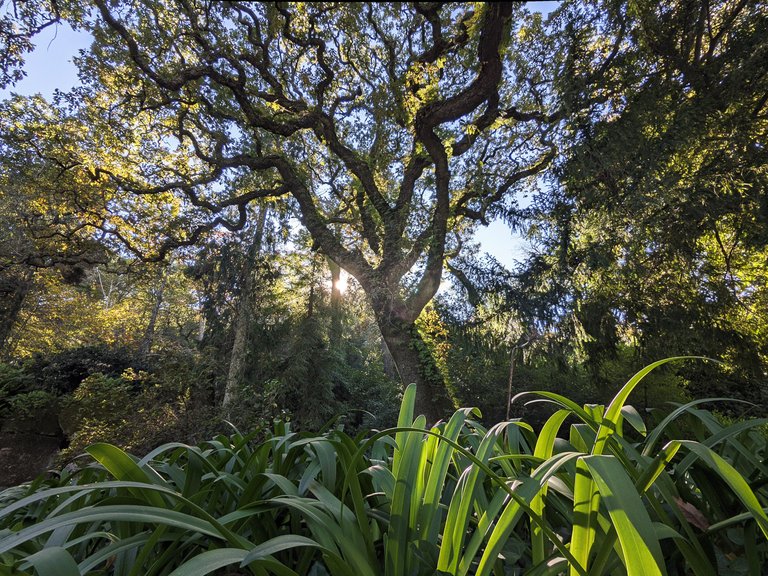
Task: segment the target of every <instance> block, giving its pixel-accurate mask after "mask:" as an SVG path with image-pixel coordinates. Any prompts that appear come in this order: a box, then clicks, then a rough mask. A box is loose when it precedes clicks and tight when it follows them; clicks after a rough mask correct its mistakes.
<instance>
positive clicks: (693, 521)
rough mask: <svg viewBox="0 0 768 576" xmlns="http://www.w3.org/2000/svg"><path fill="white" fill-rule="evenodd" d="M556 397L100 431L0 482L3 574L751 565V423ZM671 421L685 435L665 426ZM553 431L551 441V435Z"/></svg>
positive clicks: (762, 532)
mask: <svg viewBox="0 0 768 576" xmlns="http://www.w3.org/2000/svg"><path fill="white" fill-rule="evenodd" d="M666 361H668V360H664V361H660V362H657V363H655V364H652V365H650V366H648V367H646V368H645V369H643V370H641V371H640V372H639V373H638V374H637V375H635V376H634V377H633V378H632V379H631V380H630V381H629V382H628V383H627V384H626V385H625V386H624V388H622V390H621V391H620V392H619V393H618V394H617V395H616V397H615V398H614V399H613V401H612V402H611V403H610V405H609V406H607V407H602V406H583V407H582V406H578V405H576V404H574V403H573V402H571V401H569V400H568V399H567V398H565V397H563V396H560V395H557V394H554V393H549V392H541V393H536V394H537V395H538V399H539V401H546V402H551V403H554V404H555V405H557V411H555V412H554V414H553V415H552V416H551V417H550V418H549V420H548V421H547V422H546V423H545V424H544V426H543V427H542V428H541V429H540V430H539V431H538V433H537V432H536V431H534V430H533V429H532V428H531V427H530V426H529V425H527V424H525V423H524V422H521V421H512V422H505V423H501V424H498V425H496V426H493V427H491V428H490V429H485V428H483V427H482V426H481V425H480V424H478V423H477V422H475V421H474V420H473V417H474V416H476V413H475V411H473V410H472V409H461V410H458V411H457V412H456V413H455V414H454V415H453V416H452V417H451V418H450V419H449V420H448V421H447V422H442V423H440V424H438V425H436V426H434V427H427V426H426V421H425V419H424V417H423V416H418V417H415V416H414V398H415V389H414V388H413V387H409V388H408V389H407V390H406V391H405V394H404V398H403V402H402V407H401V412H400V419H399V422H398V426H397V428H395V429H391V430H386V431H383V432H379V433H376V434H372V435H368V436H366V435H360V436H358V437H356V438H352V437H350V436H348V435H346V434H344V433H343V432H340V431H338V430H332V431H328V432H326V433H323V434H319V435H314V436H313V435H309V434H297V433H293V432H291V431H290V430H289V428H288V427H287V425H285V424H278V425H277V426H276V429H275V431H274V434H273V435H272V436H271V437H270V438H268V439H267V440H265V441H262V442H258V443H256V442H254V441H253V439H251V438H249V437H247V436H243V435H241V434H234V435H232V436H230V437H225V436H220V437H218V438H216V439H214V440H211V441H210V442H207V443H205V444H203V445H200V446H186V445H181V444H168V445H165V446H162V447H160V448H158V449H156V450H155V451H153V452H152V453H150V454H148V455H147V456H145V457H144V458H141V459H137V458H134V457H132V456H130V455H128V454H126V453H124V452H123V451H121V450H119V449H118V448H116V447H114V446H111V445H108V444H96V445H93V446H91V447H90V448H88V454H89V457H90V459H91V463H90V464H87V465H84V466H82V467H80V468H78V469H74V470H73V471H71V472H66V471H65V472H62V473H61V475H60V477H59V478H57V479H55V480H50V479H49V480H43V479H40V480H38V481H36V482H34V483H32V484H31V485H29V486H24V487H18V488H13V489H11V490H8V491H6V492H4V493H0V507H1V508H0V530H1V531H0V574H38V575H40V576H48V575H56V576H84V575H86V574H88V575H102V574H103V575H107V574H109V575H121V576H122V575H136V576H144V575H147V576H149V575H169V574H170V575H173V576H180V575H184V576H194V575H203V574H212V573H220V572H217V571H220V570H221V569H225V568H226V569H227V570H228V572H227V574H230V575H234V574H256V575H267V574H276V575H279V576H283V575H295V574H302V575H303V574H310V575H324V574H331V575H334V576H369V575H370V576H379V575H383V576H421V575H432V574H451V575H468V574H473V575H480V576H483V575H491V574H493V575H507V574H531V575H539V574H562V573H569V574H571V575H575V574H578V575H585V574H590V575H599V574H630V575H634V574H670V575H672V574H680V575H683V574H696V575H699V576H705V575H706V576H710V575H712V574H728V573H731V574H762V573H765V568H766V559H767V558H768V516H766V513H765V506H766V503H767V502H766V501H767V500H768V488H766V480H767V479H768V469H766V465H765V464H764V463H763V460H764V456H765V450H766V446H765V444H766V442H765V438H764V437H763V436H762V435H760V434H759V433H758V432H757V428H758V427H759V426H760V425H762V424H765V420H751V421H743V422H738V423H736V424H732V425H729V426H724V425H722V424H721V423H720V422H719V421H718V420H717V419H716V418H714V417H713V416H712V415H711V414H710V413H709V412H707V411H704V410H700V409H699V408H698V405H699V404H700V403H701V402H702V401H700V402H692V403H690V404H687V405H684V406H678V407H677V408H675V409H674V410H673V411H672V412H671V413H670V414H668V415H667V416H666V417H664V418H662V419H661V420H660V421H659V422H658V423H657V424H656V425H655V426H654V427H653V428H652V429H647V428H646V425H645V424H644V423H643V420H642V418H641V417H640V415H639V414H638V413H637V412H636V411H635V410H634V409H632V408H631V407H629V406H627V405H626V404H625V403H626V400H627V397H628V396H629V394H630V392H631V391H632V390H633V388H634V387H635V386H636V385H637V384H638V382H639V381H640V380H641V379H642V378H643V376H645V375H646V374H647V373H648V372H650V371H651V370H652V369H653V368H655V367H656V366H658V365H660V364H662V363H664V362H666ZM681 420H685V421H686V422H685V428H686V429H689V430H693V431H694V438H692V439H682V438H678V439H670V437H669V435H670V433H674V432H675V431H676V430H677V428H678V424H679V423H680V422H681ZM566 438H567V439H566Z"/></svg>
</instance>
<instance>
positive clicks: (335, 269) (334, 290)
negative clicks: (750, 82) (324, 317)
mask: <svg viewBox="0 0 768 576" xmlns="http://www.w3.org/2000/svg"><path fill="white" fill-rule="evenodd" d="M327 260H328V268H330V269H331V328H330V330H329V333H328V339H329V341H330V345H331V348H333V349H338V347H339V344H340V343H341V335H342V326H341V320H342V318H341V315H342V294H341V286H340V283H341V267H340V266H339V265H338V264H336V262H334V261H333V260H331V259H330V258H327Z"/></svg>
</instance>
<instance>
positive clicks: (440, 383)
mask: <svg viewBox="0 0 768 576" xmlns="http://www.w3.org/2000/svg"><path fill="white" fill-rule="evenodd" d="M379 328H381V335H382V337H383V339H384V342H385V344H386V345H387V349H388V350H389V353H390V354H391V355H392V359H393V360H394V362H395V367H396V368H397V372H398V374H399V376H400V380H401V381H402V383H403V386H408V385H409V384H413V383H415V384H416V414H424V415H425V416H426V417H427V423H428V424H434V423H436V422H437V421H438V420H440V419H442V418H445V417H446V416H448V415H449V414H450V411H451V409H452V402H451V400H450V398H449V397H448V391H447V390H446V386H445V381H444V380H443V377H442V375H441V374H440V371H439V369H438V368H437V364H436V363H435V359H434V358H433V357H432V354H431V353H430V351H429V349H428V348H427V344H426V342H424V339H423V338H422V337H421V334H419V331H418V330H417V328H416V325H415V324H411V325H410V326H409V325H405V324H402V325H399V326H398V325H397V324H393V323H391V322H388V321H385V320H383V319H382V320H379Z"/></svg>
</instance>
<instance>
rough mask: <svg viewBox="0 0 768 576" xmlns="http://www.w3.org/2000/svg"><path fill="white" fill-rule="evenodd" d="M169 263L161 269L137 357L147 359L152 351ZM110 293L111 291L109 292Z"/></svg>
mask: <svg viewBox="0 0 768 576" xmlns="http://www.w3.org/2000/svg"><path fill="white" fill-rule="evenodd" d="M171 264H172V263H171V261H169V262H168V266H167V267H166V268H164V269H163V272H162V276H161V278H160V286H158V288H157V290H156V291H155V294H154V296H155V301H154V303H153V304H152V312H151V313H150V316H149V323H148V324H147V328H146V330H145V331H144V337H143V338H142V339H141V344H140V346H139V357H140V358H143V359H147V357H148V356H149V353H150V352H151V351H152V343H153V342H154V339H155V326H156V325H157V317H158V316H159V315H160V308H162V306H163V298H164V296H165V285H166V284H167V282H168V274H169V272H170V267H171ZM110 292H111V290H110Z"/></svg>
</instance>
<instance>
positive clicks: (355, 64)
mask: <svg viewBox="0 0 768 576" xmlns="http://www.w3.org/2000/svg"><path fill="white" fill-rule="evenodd" d="M62 11H63V13H64V14H65V16H66V17H70V18H74V19H76V20H77V21H78V23H79V24H81V25H85V26H86V27H88V28H89V29H90V30H91V31H92V32H93V34H94V38H95V41H94V44H93V46H92V49H91V50H90V52H89V53H87V54H84V55H83V56H82V58H81V59H80V67H81V77H82V79H83V81H84V86H83V88H82V89H80V90H78V91H76V92H74V93H73V94H71V95H70V98H71V99H72V100H71V102H72V110H73V114H76V115H77V116H78V118H79V119H80V121H82V122H83V124H84V125H85V126H88V130H87V132H86V133H85V134H83V138H82V142H81V148H82V154H83V161H82V162H81V163H80V164H79V165H78V167H77V169H78V170H83V171H85V172H86V173H87V174H88V175H89V177H90V178H91V179H92V180H93V181H94V182H99V183H101V184H102V185H103V186H104V187H105V189H106V190H108V191H109V193H108V196H109V202H108V204H109V206H108V209H109V211H110V217H109V218H107V219H102V220H101V221H100V223H99V224H98V226H99V227H100V228H101V229H102V231H104V232H106V233H108V234H110V235H111V236H112V237H115V238H118V239H120V240H121V242H122V243H123V244H125V245H127V246H129V247H130V248H131V249H132V250H134V251H135V252H136V253H138V254H140V255H141V256H142V257H143V258H146V259H152V258H162V257H163V256H164V255H165V254H167V253H168V252H169V251H171V250H172V249H174V248H175V247H178V246H180V245H189V244H193V243H195V242H197V241H198V240H199V239H200V238H201V237H202V235H204V234H205V233H206V232H208V231H210V230H212V229H214V228H215V227H218V226H224V227H227V228H230V229H239V228H242V227H243V225H244V224H245V220H246V214H247V210H246V207H247V205H248V204H249V203H251V202H253V201H255V200H257V199H260V198H285V199H286V200H287V201H289V202H292V203H294V205H295V206H296V207H297V208H298V213H299V214H300V219H301V222H302V224H303V225H304V226H305V227H306V228H307V229H308V231H309V232H310V234H311V236H312V238H313V241H314V244H315V248H316V249H317V250H319V251H321V252H322V253H324V254H325V255H326V256H327V257H328V258H330V259H331V260H332V261H333V262H335V263H336V264H337V265H339V266H341V267H342V268H344V269H345V270H347V271H348V272H349V273H350V274H352V275H353V276H354V277H355V278H356V279H357V281H358V282H359V283H360V285H361V286H362V288H363V289H364V291H365V293H366V294H367V297H368V299H369V302H370V304H371V306H372V308H373V310H374V313H375V315H376V320H377V322H378V325H379V327H380V329H381V333H382V336H383V338H384V341H385V342H386V344H387V347H388V349H389V351H390V353H391V355H392V357H393V358H394V360H395V363H396V365H397V368H398V371H399V373H400V376H401V378H402V380H403V382H404V383H409V382H417V383H418V384H419V385H420V386H419V394H418V399H417V402H418V409H419V410H421V411H423V412H424V413H426V414H427V415H428V416H429V417H430V418H432V419H436V418H438V417H439V416H440V415H441V414H442V411H443V409H444V408H445V407H446V405H447V402H448V398H447V394H446V392H445V388H444V385H443V382H442V381H441V379H440V376H439V372H438V371H437V370H436V369H435V367H434V362H433V361H432V359H431V356H430V354H429V352H428V350H427V347H426V346H425V344H424V342H423V339H422V338H421V337H420V335H419V333H418V330H417V329H416V324H415V321H416V319H417V317H418V316H419V314H420V313H421V311H422V310H423V308H424V306H425V305H426V304H427V303H428V302H429V301H430V300H431V299H432V297H433V296H434V295H435V293H436V292H437V290H438V288H439V285H440V281H441V276H442V273H443V266H444V264H445V262H446V259H447V258H450V257H451V256H453V255H455V254H456V253H457V251H458V250H459V248H460V246H461V242H460V240H461V238H462V236H463V235H465V234H466V232H467V231H468V230H470V229H471V228H472V227H473V226H474V225H475V223H476V222H481V223H487V220H488V219H489V218H491V217H497V216H499V215H502V216H506V217H508V218H509V217H514V214H515V208H516V204H515V192H516V190H518V188H519V187H520V186H521V185H522V184H523V183H524V182H525V181H526V180H527V179H528V178H529V177H531V176H534V175H536V174H537V173H539V172H540V171H542V170H543V169H544V168H545V167H546V166H547V165H548V164H549V163H550V162H551V161H552V159H553V158H554V156H555V145H554V142H555V141H556V138H555V134H554V131H555V130H556V129H557V127H558V126H561V124H562V122H561V120H562V119H563V118H564V117H565V116H568V115H570V116H572V115H574V114H575V113H577V112H578V111H579V110H583V109H585V108H586V104H587V103H588V102H589V101H590V100H591V95H590V96H588V97H585V98H581V96H578V95H574V96H572V97H568V98H566V99H564V100H563V101H562V102H558V101H555V100H554V99H553V97H552V94H553V93H554V91H553V86H554V85H555V84H556V82H555V80H556V78H557V77H558V76H561V77H565V76H567V77H568V78H569V80H570V81H572V82H574V83H575V84H579V85H580V86H588V85H591V84H594V83H596V82H597V80H599V79H601V78H603V77H605V76H606V74H607V73H608V71H609V70H610V68H611V64H612V62H613V60H614V59H615V57H616V55H617V53H618V52H619V47H620V45H621V41H622V39H623V38H624V30H623V28H622V27H621V26H618V27H617V28H616V30H614V31H610V30H607V29H601V28H600V25H599V22H600V12H599V11H596V10H594V9H593V7H590V6H587V5H585V6H584V7H583V9H578V10H575V11H573V12H572V13H571V17H570V18H571V19H570V20H569V19H566V18H562V19H560V20H559V21H558V22H559V23H557V25H556V27H557V26H559V30H560V31H561V32H562V34H560V35H559V36H556V37H554V36H553V37H548V36H547V35H546V34H545V33H544V29H543V27H542V23H541V18H540V17H539V16H531V15H530V14H528V13H527V11H526V8H525V6H524V5H523V4H521V3H487V4H477V3H473V4H462V3H443V2H416V3H407V4H406V3H343V4H342V3H321V2H317V3H290V4H281V3H276V4H267V3H244V2H222V3H219V2H203V1H190V0H173V1H170V0H169V1H159V0H151V1H146V2H144V1H138V0H136V1H125V2H106V1H102V0H97V1H96V9H95V10H94V11H93V12H92V13H91V14H89V13H88V11H87V10H85V11H81V10H79V9H78V8H77V4H76V3H62ZM595 37H600V38H601V41H600V42H593V40H594V38H595ZM547 71H549V72H547ZM553 78H554V79H555V80H553ZM601 98H603V99H604V96H603V95H598V100H600V99H601Z"/></svg>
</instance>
